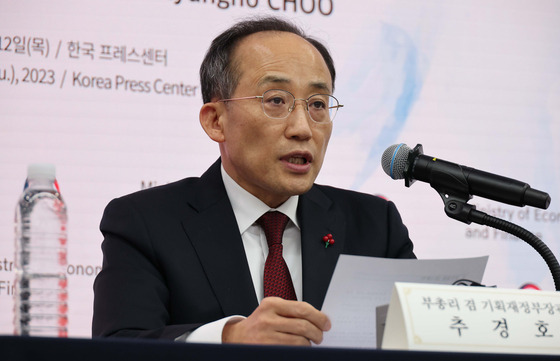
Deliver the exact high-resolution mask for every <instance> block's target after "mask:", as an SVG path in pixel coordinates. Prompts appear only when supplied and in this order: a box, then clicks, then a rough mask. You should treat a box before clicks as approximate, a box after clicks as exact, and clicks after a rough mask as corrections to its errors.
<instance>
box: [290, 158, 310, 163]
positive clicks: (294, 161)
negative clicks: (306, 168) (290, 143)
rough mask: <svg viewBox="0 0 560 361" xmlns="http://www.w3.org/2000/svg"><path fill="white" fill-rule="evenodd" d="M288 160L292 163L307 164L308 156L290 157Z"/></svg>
mask: <svg viewBox="0 0 560 361" xmlns="http://www.w3.org/2000/svg"><path fill="white" fill-rule="evenodd" d="M288 162H289V163H292V164H307V158H305V157H290V158H288Z"/></svg>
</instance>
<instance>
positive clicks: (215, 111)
mask: <svg viewBox="0 0 560 361" xmlns="http://www.w3.org/2000/svg"><path fill="white" fill-rule="evenodd" d="M222 115H224V104H223V103H216V102H211V103H206V104H204V105H203V106H202V108H200V113H199V119H200V125H202V128H203V129H204V131H205V132H206V134H208V136H209V137H210V139H212V140H213V141H215V142H218V143H222V142H224V141H225V136H224V129H223V124H222Z"/></svg>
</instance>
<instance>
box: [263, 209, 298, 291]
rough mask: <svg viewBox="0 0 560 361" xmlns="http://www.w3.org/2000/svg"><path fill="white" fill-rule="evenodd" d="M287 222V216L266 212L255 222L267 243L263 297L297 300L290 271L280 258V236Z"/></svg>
mask: <svg viewBox="0 0 560 361" xmlns="http://www.w3.org/2000/svg"><path fill="white" fill-rule="evenodd" d="M288 220H289V219H288V216H286V215H285V214H283V213H280V212H276V211H275V212H267V213H265V214H263V215H262V216H261V218H259V219H258V220H257V224H258V225H259V226H261V227H262V229H263V230H264V234H265V235H266V241H267V243H268V257H267V258H266V262H265V264H264V297H270V296H276V297H282V298H283V299H285V300H296V299H297V298H296V292H295V290H294V285H293V283H292V277H291V276H290V271H289V270H288V266H287V265H286V262H285V261H284V258H283V257H282V248H283V247H282V235H283V234H284V228H286V224H288Z"/></svg>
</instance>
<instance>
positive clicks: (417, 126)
mask: <svg viewBox="0 0 560 361" xmlns="http://www.w3.org/2000/svg"><path fill="white" fill-rule="evenodd" d="M261 14H274V15H278V16H282V17H286V18H289V19H292V20H293V21H295V22H296V23H297V24H299V25H301V26H302V27H303V28H304V29H305V30H306V31H308V32H309V33H311V34H313V35H314V36H316V37H317V38H319V39H321V40H323V41H325V42H326V43H327V44H328V45H329V48H330V50H331V51H332V53H333V56H334V59H335V63H336V66H337V70H338V81H337V84H336V91H335V95H336V96H337V97H338V98H339V99H340V100H341V103H343V104H344V108H343V109H342V110H341V111H340V112H339V114H338V116H337V119H336V120H335V125H334V131H333V136H332V138H331V143H330V146H329V151H328V152H327V159H326V161H325V165H324V167H323V171H322V173H321V175H320V176H319V178H318V180H317V182H318V183H323V184H331V185H335V186H340V187H345V188H351V189H355V190H359V191H362V192H367V193H371V194H377V195H380V196H383V197H385V198H387V199H390V200H393V201H394V202H395V203H396V204H397V206H398V208H399V210H400V211H401V214H402V216H403V219H404V221H405V223H406V224H407V226H408V228H409V231H410V235H411V238H412V239H413V241H414V243H415V251H416V254H417V255H418V257H419V258H424V259H428V258H458V257H465V256H480V255H489V256H490V260H489V264H488V267H487V270H486V275H485V278H484V282H485V283H486V284H489V285H498V286H499V287H510V288H518V287H520V286H522V285H523V284H525V283H533V284H535V285H538V286H539V287H541V288H543V289H547V290H552V289H554V285H553V282H552V277H551V275H550V272H549V270H548V268H547V266H546V264H545V262H544V261H543V260H542V259H541V258H540V256H539V255H538V254H537V253H536V252H535V251H534V250H533V249H532V248H531V247H530V246H528V245H527V244H525V243H524V242H522V241H520V240H518V239H517V238H514V237H510V236H508V235H507V234H505V233H503V232H500V231H494V230H492V229H488V228H486V227H482V226H477V225H466V224H462V223H458V222H456V221H453V220H451V219H449V218H447V217H446V216H445V214H444V212H443V203H442V201H441V199H440V197H439V195H438V194H437V193H436V192H435V191H434V190H433V189H431V188H430V187H429V185H428V184H425V183H415V184H414V185H413V186H412V187H411V188H406V187H405V186H404V182H403V181H393V180H391V179H390V178H388V177H387V176H386V175H385V174H384V173H383V170H382V169H381V167H380V157H381V154H382V152H383V150H385V149H386V148H387V147H388V146H390V145H392V144H394V143H400V142H404V143H407V144H408V145H409V146H410V147H413V146H415V145H416V144H417V143H421V144H423V146H424V151H425V153H426V154H429V155H433V156H437V157H439V158H442V159H445V160H449V161H452V162H456V163H459V164H464V165H468V166H471V167H474V168H477V169H482V170H486V171H489V172H493V173H497V174H501V175H504V176H508V177H511V178H515V179H519V180H522V181H525V182H527V183H529V184H531V185H532V186H533V187H534V188H537V189H539V190H543V191H546V192H548V193H549V194H550V195H551V197H552V203H551V206H550V208H549V209H548V210H536V209H533V208H527V207H525V208H518V207H513V206H507V205H503V204H499V203H496V202H492V201H488V200H485V199H480V198H477V197H475V198H473V199H472V201H471V203H472V204H475V205H476V206H477V208H478V209H480V210H483V211H485V212H487V213H489V214H492V215H495V216H498V217H500V218H503V219H507V220H510V221H512V222H514V223H517V224H519V225H521V226H523V227H525V228H527V229H529V230H530V231H532V232H534V233H535V234H537V235H539V236H540V237H541V238H542V239H543V241H544V242H546V244H547V245H548V246H549V247H550V248H551V249H552V251H553V252H554V253H555V254H556V255H558V253H559V250H560V232H559V231H560V206H559V205H558V204H559V203H558V200H559V199H560V189H559V188H560V187H559V185H560V47H559V46H558V44H560V28H559V26H558V24H559V23H560V22H559V19H560V2H558V1H554V0H550V1H547V0H537V1H531V2H528V1H522V0H519V1H518V0H510V1H500V0H491V1H488V0H473V1H468V2H461V1H443V0H441V1H440V0H434V1H429V2H428V1H410V0H396V1H384V0H375V1H373V0H353V1H342V0H290V1H289V0H217V1H214V0H208V1H203V0H199V1H195V0H121V1H118V2H115V1H109V0H87V1H86V0H82V1H64V0H51V1H40V0H27V1H16V0H3V1H2V3H1V4H0V333H3V334H11V333H12V329H13V328H12V294H13V259H14V257H13V243H14V224H13V220H14V209H15V204H16V201H17V198H18V196H19V194H20V193H21V191H22V188H23V184H24V181H25V177H26V168H27V165H28V164H29V163H32V162H38V161H39V162H43V161H44V162H51V163H54V164H55V165H56V167H57V177H58V181H59V183H60V187H61V191H62V193H63V197H64V199H65V201H66V203H67V206H68V216H69V225H68V229H69V250H68V252H69V256H68V260H69V264H68V269H67V273H68V279H69V295H70V311H69V320H70V324H69V335H70V336H72V337H89V336H90V323H91V314H92V299H93V292H92V283H93V280H94V277H95V275H96V274H97V273H98V272H99V269H100V266H101V250H100V244H101V240H102V238H101V234H100V232H99V230H98V225H99V220H100V218H101V214H102V212H103V209H104V207H105V205H106V204H107V203H108V202H109V201H110V200H111V199H112V198H114V197H118V196H121V195H124V194H127V193H130V192H134V191H138V190H140V189H143V188H147V187H152V186H155V185H161V184H165V183H168V182H171V181H175V180H178V179H181V178H184V177H186V176H197V175H200V174H201V173H202V172H204V170H205V169H206V168H207V167H208V166H209V165H210V164H211V163H212V162H213V161H214V160H215V159H216V158H217V157H218V149H217V146H216V144H215V143H213V142H212V141H211V140H210V139H208V137H207V136H206V135H205V133H204V132H203V131H202V129H201V127H200V125H199V123H198V110H199V108H200V106H201V103H202V100H201V94H200V85H199V79H198V67H199V65H200V62H201V60H202V58H203V56H204V53H205V50H206V48H207V46H208V45H209V43H210V41H211V39H213V38H214V37H215V36H216V35H217V34H218V33H219V32H221V31H222V30H224V29H225V28H226V27H227V26H229V25H230V24H232V23H234V22H235V21H236V20H238V19H242V18H245V17H248V16H255V15H261Z"/></svg>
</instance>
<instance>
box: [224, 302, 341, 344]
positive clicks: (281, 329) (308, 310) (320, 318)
mask: <svg viewBox="0 0 560 361" xmlns="http://www.w3.org/2000/svg"><path fill="white" fill-rule="evenodd" d="M330 328H331V322H330V320H329V318H328V317H327V316H326V315H325V314H324V313H322V312H321V311H319V310H317V309H316V308H314V307H313V306H311V305H310V304H308V303H306V302H298V301H286V300H284V299H281V298H278V297H267V298H265V299H263V300H262V302H261V304H260V305H259V307H257V309H256V310H255V311H254V312H253V313H252V314H251V315H250V316H249V317H247V318H245V319H242V320H239V319H237V320H232V321H230V322H228V323H227V324H226V325H225V327H224V330H223V332H222V342H223V343H252V344H281V345H306V346H309V345H311V342H313V343H315V344H319V343H321V341H323V332H324V331H328V330H330Z"/></svg>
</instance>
